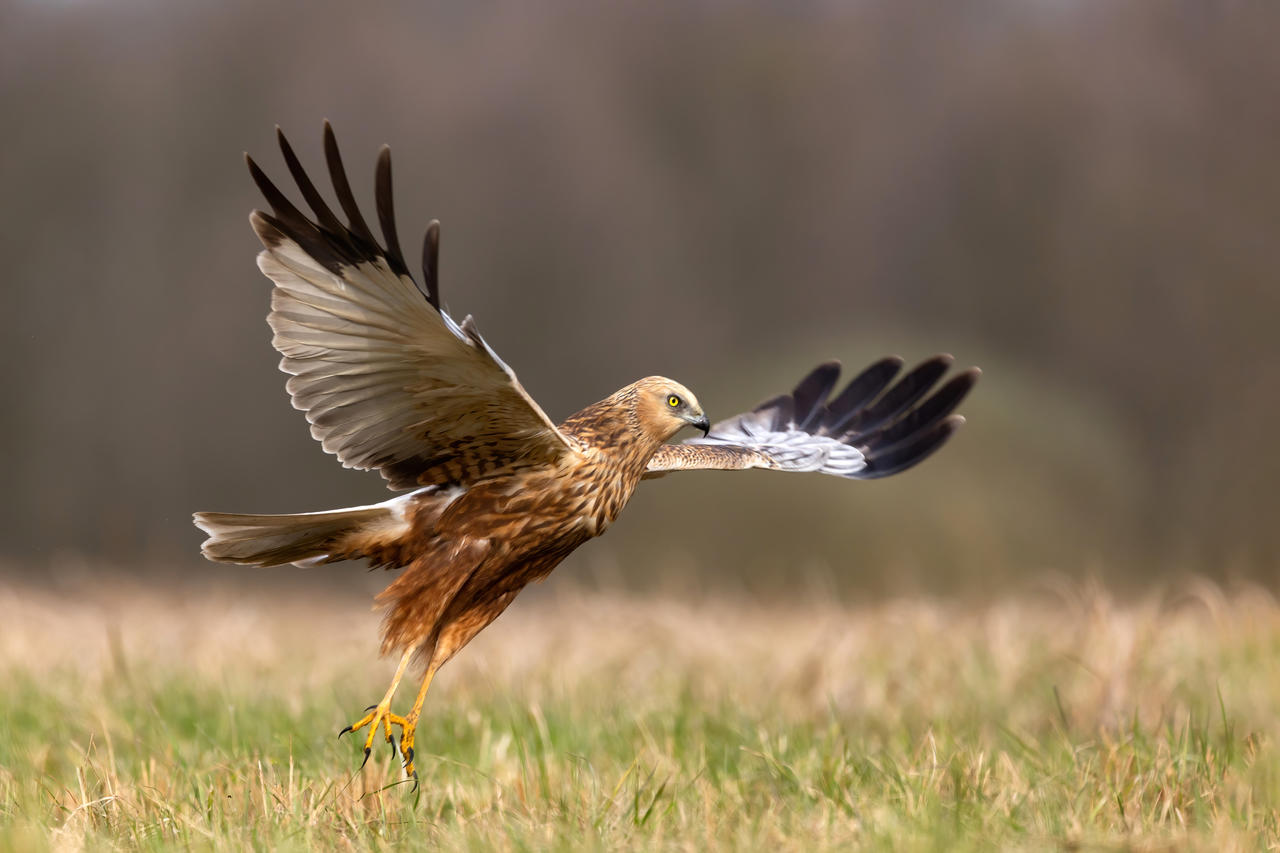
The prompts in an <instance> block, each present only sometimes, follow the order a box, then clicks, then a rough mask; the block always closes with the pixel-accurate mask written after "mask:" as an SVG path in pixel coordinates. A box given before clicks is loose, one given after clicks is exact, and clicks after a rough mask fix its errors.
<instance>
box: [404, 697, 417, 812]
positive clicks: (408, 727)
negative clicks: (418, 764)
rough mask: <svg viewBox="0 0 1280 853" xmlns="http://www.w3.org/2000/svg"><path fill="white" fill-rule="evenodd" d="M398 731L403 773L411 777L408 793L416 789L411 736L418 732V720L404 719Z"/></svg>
mask: <svg viewBox="0 0 1280 853" xmlns="http://www.w3.org/2000/svg"><path fill="white" fill-rule="evenodd" d="M409 716H413V715H412V714H410V715H409ZM400 731H401V735H400V754H401V755H403V756H404V772H405V775H406V776H408V777H409V778H411V779H413V788H412V789H411V790H410V793H413V791H416V790H418V771H417V769H416V768H415V767H414V766H413V736H414V735H415V734H417V732H418V721H417V720H405V721H404V723H403V724H402V725H401V726H400Z"/></svg>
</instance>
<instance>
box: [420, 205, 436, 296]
mask: <svg viewBox="0 0 1280 853" xmlns="http://www.w3.org/2000/svg"><path fill="white" fill-rule="evenodd" d="M439 275H440V220H439V219H433V220H431V222H430V223H428V224H427V233H426V234H424V235H423V237H422V278H423V281H424V282H425V283H426V286H427V300H428V301H429V302H430V303H431V304H432V305H434V306H435V307H436V310H437V311H438V310H440V278H439Z"/></svg>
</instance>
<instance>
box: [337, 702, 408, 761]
mask: <svg viewBox="0 0 1280 853" xmlns="http://www.w3.org/2000/svg"><path fill="white" fill-rule="evenodd" d="M365 711H366V712H367V713H366V714H365V715H364V716H363V717H361V718H360V719H358V720H356V721H355V722H354V723H352V724H351V725H349V726H347V727H346V728H345V729H343V730H342V731H340V732H338V737H342V736H343V735H345V734H346V733H347V732H353V733H354V732H358V731H360V730H361V729H363V728H364V727H365V726H368V727H369V736H368V737H366V738H365V739H364V761H361V762H360V766H361V767H364V766H365V764H367V763H368V762H369V753H370V752H372V751H373V739H374V738H375V737H377V735H378V724H379V723H381V724H382V729H383V732H384V734H385V735H386V738H387V743H389V744H391V749H392V751H395V749H396V739H395V735H393V734H392V733H391V727H392V726H399V727H400V730H401V732H404V733H405V734H406V735H408V736H409V738H410V740H409V742H410V743H412V742H413V740H412V732H413V727H412V726H410V725H409V723H408V721H407V720H406V719H405V718H404V717H401V716H400V715H398V714H393V713H391V708H390V707H389V706H387V705H382V704H378V705H370V706H369V707H368V708H365ZM403 740H404V737H403V736H402V737H401V741H402V742H403Z"/></svg>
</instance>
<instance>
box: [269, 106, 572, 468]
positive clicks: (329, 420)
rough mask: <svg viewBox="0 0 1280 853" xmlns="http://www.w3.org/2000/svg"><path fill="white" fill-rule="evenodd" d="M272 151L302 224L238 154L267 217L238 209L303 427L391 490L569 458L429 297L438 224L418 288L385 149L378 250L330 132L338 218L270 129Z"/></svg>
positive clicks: (552, 431) (498, 363)
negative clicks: (294, 194) (249, 231)
mask: <svg viewBox="0 0 1280 853" xmlns="http://www.w3.org/2000/svg"><path fill="white" fill-rule="evenodd" d="M277 135H278V136H279V140H280V150H281V151H282V152H283V153H284V159H285V162H286V163H287V164H288V166H289V171H290V173H292V175H293V179H294V181H295V182H296V183H297V185H298V189H299V190H300V191H301V193H302V196H303V198H305V199H306V202H307V204H308V205H309V206H310V208H311V211H312V213H313V215H314V218H310V217H308V216H307V215H305V214H304V213H302V212H301V211H300V210H299V209H298V208H297V207H295V206H294V205H293V204H292V203H291V202H290V201H289V200H288V199H287V198H285V196H284V194H283V193H281V192H280V190H278V189H277V188H276V186H275V185H274V184H272V183H271V181H270V180H269V179H268V178H267V177H266V175H264V174H263V173H262V170H261V169H259V168H258V166H257V164H255V163H254V162H253V160H251V159H249V158H248V157H247V156H246V158H245V159H246V160H247V161H248V164H249V171H250V173H251V174H252V175H253V179H254V181H256V182H257V184H258V187H259V189H261V190H262V194H263V195H264V196H266V199H267V202H268V203H269V204H270V205H271V210H272V213H271V214H267V213H263V212H262V211H257V210H255V211H254V212H253V214H252V215H251V216H250V217H249V221H250V223H251V224H252V226H253V230H254V231H255V232H256V233H257V235H258V237H259V238H260V239H261V240H262V244H263V246H265V247H266V249H265V251H263V252H262V253H260V254H259V255H258V267H259V268H260V269H261V270H262V272H263V273H264V274H265V275H266V276H267V277H268V278H270V279H271V280H272V281H273V282H275V285H276V286H275V289H274V290H273V291H272V294H271V313H270V314H269V315H268V317H267V322H268V323H270V325H271V328H272V330H273V331H274V332H275V336H274V337H273V338H272V341H271V342H272V345H273V346H275V348H276V349H277V350H279V351H280V354H281V355H283V356H284V358H283V359H282V360H281V362H280V369H281V370H283V371H284V372H285V373H288V374H291V376H290V379H289V381H288V383H287V386H286V387H287V388H288V390H289V394H290V395H291V397H292V398H293V405H294V407H295V408H297V409H301V410H302V411H303V412H305V413H306V416H307V420H308V421H309V422H310V423H311V435H312V436H313V437H315V438H316V440H318V441H319V442H320V443H321V445H322V446H323V447H324V449H325V450H327V451H328V452H330V453H333V454H334V455H336V456H337V457H338V459H339V460H341V462H342V464H343V465H344V466H345V467H348V468H359V469H362V470H368V469H372V468H377V469H378V470H380V471H381V473H382V476H383V477H385V478H386V479H387V481H388V485H389V486H390V487H391V488H393V489H402V488H411V487H414V486H422V485H432V484H442V483H462V484H466V483H470V482H473V481H475V480H476V479H479V478H481V477H483V476H486V475H490V474H494V473H503V472H506V471H510V470H514V469H517V468H521V467H527V466H533V465H542V464H546V463H549V462H551V461H553V460H555V459H557V458H559V457H560V456H562V455H563V454H565V453H568V452H573V449H572V447H571V446H570V444H569V441H568V439H566V437H565V436H564V435H562V434H561V433H560V431H559V430H557V429H556V427H555V425H554V424H553V423H552V422H551V420H550V419H549V418H548V417H547V415H546V414H545V413H544V412H543V411H542V409H541V408H539V407H538V405H537V403H535V402H534V401H533V400H532V399H531V398H530V397H529V395H528V394H527V393H526V392H525V390H524V388H522V387H521V386H520V382H519V381H518V380H517V379H516V376H515V373H513V372H512V370H511V368H509V367H507V365H506V364H505V363H503V361H502V360H501V359H500V358H498V355H497V353H495V352H494V351H493V350H492V349H491V348H490V347H489V345H488V344H487V343H485V341H484V339H483V338H482V337H481V336H480V333H479V332H478V331H477V330H476V328H475V324H474V323H473V322H472V320H471V318H470V317H467V318H466V319H465V320H463V321H462V323H461V324H458V323H456V322H454V320H453V318H452V317H450V316H449V315H448V314H447V313H446V312H445V311H444V309H443V307H442V306H441V304H440V291H439V283H438V277H437V253H438V247H439V237H440V228H439V223H436V222H432V223H431V225H430V226H429V227H428V228H427V234H426V239H425V241H424V244H423V275H424V277H425V284H426V290H425V292H424V291H422V290H420V289H419V288H418V286H417V284H415V283H414V280H413V276H412V275H411V274H410V273H409V269H408V266H407V265H406V264H405V261H404V256H403V255H402V254H401V251H400V243H399V238H398V237H397V235H396V225H395V216H394V213H393V209H392V198H391V154H390V151H389V149H387V148H386V147H385V146H384V147H383V149H382V151H381V152H380V155H379V157H378V167H377V173H376V186H375V201H376V207H377V213H378V220H379V223H380V224H381V226H382V233H383V237H384V239H385V241H386V246H385V247H383V246H382V245H380V244H379V243H378V241H377V239H376V238H375V237H374V236H373V233H372V232H371V231H370V230H369V226H368V225H367V224H366V223H365V220H364V217H363V216H361V214H360V210H359V208H358V207H357V206H356V202H355V197H354V195H353V194H352V192H351V186H350V183H349V182H348V181H347V175H346V171H345V170H344V169H343V166H342V158H341V156H340V155H339V153H338V144H337V141H336V139H335V138H334V135H333V129H332V128H331V127H330V126H329V123H328V122H325V125H324V149H325V159H326V160H327V162H328V167H329V175H330V178H331V180H332V182H333V187H334V191H335V193H336V194H337V197H338V202H339V204H340V205H341V207H342V210H343V212H344V213H345V214H346V218H347V223H346V224H344V223H343V222H341V221H340V220H339V219H338V217H337V216H336V215H334V213H333V211H332V210H331V209H330V208H329V206H328V205H327V204H326V203H325V201H324V200H323V199H322V198H321V196H320V193H319V192H318V191H317V190H316V188H315V186H314V184H312V182H311V179H310V178H308V177H307V174H306V172H305V171H304V170H303V168H302V165H301V164H300V163H299V161H298V158H297V157H296V156H295V155H294V153H293V149H292V148H291V147H290V146H289V143H288V142H287V141H286V140H285V138H284V134H283V133H279V132H277Z"/></svg>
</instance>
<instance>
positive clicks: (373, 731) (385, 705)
mask: <svg viewBox="0 0 1280 853" xmlns="http://www.w3.org/2000/svg"><path fill="white" fill-rule="evenodd" d="M416 649H417V646H410V647H409V648H408V649H407V650H406V651H405V653H404V657H402V658H400V665H399V666H397V667H396V674H395V677H394V678H392V679H391V686H390V687H388V688H387V693H386V695H385V696H383V697H382V701H381V702H379V703H378V704H377V705H371V706H370V707H369V708H366V709H365V710H366V711H368V713H367V714H365V715H364V716H363V717H361V718H360V719H358V720H356V721H355V722H354V723H352V724H351V725H349V726H347V727H346V728H345V729H343V730H342V731H340V732H338V737H342V736H343V735H345V734H346V733H347V732H358V731H360V730H361V729H362V728H364V727H365V726H368V727H369V736H368V737H366V738H365V739H364V762H367V761H368V760H369V753H370V752H372V751H373V739H374V737H376V736H377V734H378V724H379V723H382V728H383V731H384V733H385V734H386V738H387V743H389V744H391V745H392V746H393V747H394V746H395V739H394V738H393V737H392V736H391V727H392V726H393V725H395V726H400V728H401V730H402V731H406V732H407V731H409V729H408V728H407V727H406V726H407V722H408V721H407V720H406V719H405V718H404V717H401V716H399V715H397V714H393V713H391V697H392V696H394V695H395V693H396V688H397V687H399V686H400V679H401V678H403V677H404V671H405V670H406V669H408V668H409V661H410V660H411V659H412V658H413V653H414V651H415V650H416ZM419 703H421V699H419ZM401 740H403V737H402V738H401ZM364 762H361V763H360V766H361V767H364Z"/></svg>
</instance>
